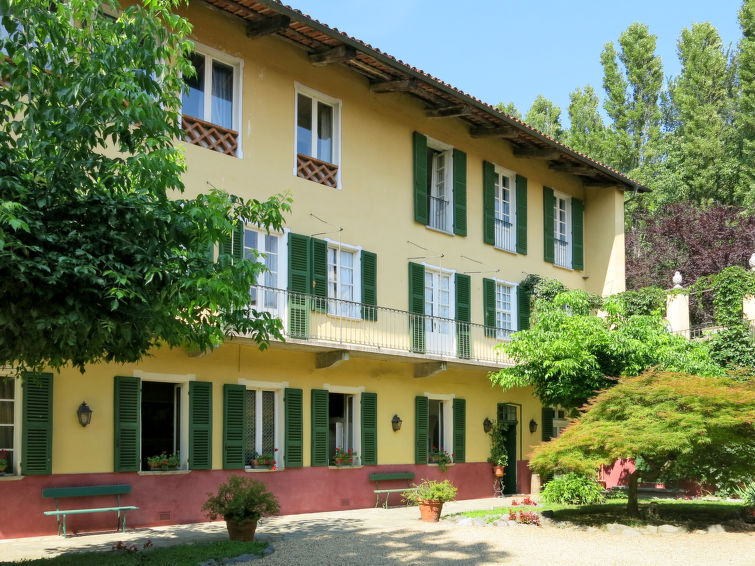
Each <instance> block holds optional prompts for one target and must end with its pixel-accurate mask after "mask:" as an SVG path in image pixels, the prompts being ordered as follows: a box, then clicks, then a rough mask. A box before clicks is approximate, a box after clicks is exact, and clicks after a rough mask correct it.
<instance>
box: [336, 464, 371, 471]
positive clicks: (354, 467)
mask: <svg viewBox="0 0 755 566" xmlns="http://www.w3.org/2000/svg"><path fill="white" fill-rule="evenodd" d="M361 468H364V466H363V465H362V464H358V465H354V466H328V469H329V470H358V469H361Z"/></svg>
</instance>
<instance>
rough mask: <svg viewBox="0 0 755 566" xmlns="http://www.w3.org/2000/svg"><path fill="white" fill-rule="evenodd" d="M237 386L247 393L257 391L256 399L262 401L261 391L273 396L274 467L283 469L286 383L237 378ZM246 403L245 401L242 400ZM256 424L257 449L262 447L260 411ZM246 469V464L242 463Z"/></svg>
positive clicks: (257, 412) (257, 413)
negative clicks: (275, 450) (275, 453)
mask: <svg viewBox="0 0 755 566" xmlns="http://www.w3.org/2000/svg"><path fill="white" fill-rule="evenodd" d="M238 384H239V385H243V386H244V387H246V389H247V391H250V390H253V391H257V396H258V397H257V398H258V399H259V401H260V404H261V400H262V391H272V392H273V393H274V394H275V435H274V437H275V442H274V444H275V446H274V447H275V448H277V449H278V452H277V456H276V457H275V467H276V468H278V469H279V470H282V469H284V468H285V464H284V462H285V457H286V452H285V437H284V427H285V424H284V422H283V419H284V415H285V414H286V413H285V406H284V402H283V396H284V395H283V393H284V391H285V390H286V388H287V387H288V381H256V380H252V379H244V378H239V380H238ZM244 402H246V399H244ZM256 418H257V422H256V423H255V436H256V438H255V444H256V445H257V446H259V447H261V446H262V411H256ZM244 464H245V468H246V462H244ZM247 471H266V470H252V469H251V468H247Z"/></svg>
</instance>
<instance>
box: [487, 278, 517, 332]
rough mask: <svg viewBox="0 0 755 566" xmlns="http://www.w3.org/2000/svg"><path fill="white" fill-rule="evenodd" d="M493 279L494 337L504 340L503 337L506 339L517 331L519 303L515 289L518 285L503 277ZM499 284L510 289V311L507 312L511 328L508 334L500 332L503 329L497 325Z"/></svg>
mask: <svg viewBox="0 0 755 566" xmlns="http://www.w3.org/2000/svg"><path fill="white" fill-rule="evenodd" d="M493 281H495V296H496V299H495V305H494V310H495V322H496V327H495V328H496V338H498V339H499V340H504V339H508V338H509V337H510V336H511V334H513V333H514V332H517V331H518V330H519V319H518V316H517V315H518V313H519V304H518V302H517V289H518V287H519V286H518V284H517V283H513V282H512V281H506V280H505V279H495V278H494V279H493ZM499 286H500V287H508V288H510V289H511V301H510V303H511V312H510V313H509V314H510V315H511V329H510V330H509V333H508V334H506V333H504V332H502V331H503V330H505V329H504V328H501V327H499V326H498V313H499V310H498V287H499ZM501 312H503V311H501Z"/></svg>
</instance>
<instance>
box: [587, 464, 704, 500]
mask: <svg viewBox="0 0 755 566" xmlns="http://www.w3.org/2000/svg"><path fill="white" fill-rule="evenodd" d="M634 469H635V468H634V460H631V459H627V460H621V459H620V460H616V461H615V462H614V463H613V465H612V466H603V467H602V468H601V469H600V475H599V479H600V480H602V481H604V482H606V488H607V489H611V488H612V487H617V486H626V485H627V484H628V478H629V475H630V474H632V473H634ZM640 487H656V488H660V489H663V488H665V487H667V486H666V485H664V484H662V483H640ZM674 487H675V488H676V489H681V490H682V491H683V492H684V494H685V495H688V496H698V495H702V494H704V493H713V492H715V490H716V488H715V486H710V485H708V486H706V485H701V484H700V483H699V482H697V481H695V480H693V479H683V480H679V481H678V482H676V483H675V485H674Z"/></svg>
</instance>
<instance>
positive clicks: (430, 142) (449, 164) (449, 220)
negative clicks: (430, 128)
mask: <svg viewBox="0 0 755 566" xmlns="http://www.w3.org/2000/svg"><path fill="white" fill-rule="evenodd" d="M453 149H454V148H453V146H452V145H449V144H447V143H443V142H442V141H439V140H436V139H433V138H430V137H428V138H427V150H428V151H430V150H434V151H437V152H440V153H443V154H444V155H445V171H444V175H443V177H444V179H443V182H444V185H445V191H446V196H447V198H448V204H447V209H446V215H445V219H444V220H445V225H446V228H445V229H444V228H442V227H440V226H438V225H437V224H436V225H433V219H434V218H437V215H434V214H433V201H432V198H439V197H438V196H437V180H436V179H435V176H436V175H435V167H434V166H433V167H432V168H431V169H430V170H428V172H427V175H428V178H429V180H430V190H429V191H428V194H427V196H428V199H429V206H428V207H427V227H428V228H430V229H431V230H437V231H439V232H443V233H444V234H453V232H454V183H453V179H454V175H453V169H454V152H453ZM434 162H435V160H433V163H434ZM436 223H439V221H436Z"/></svg>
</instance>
